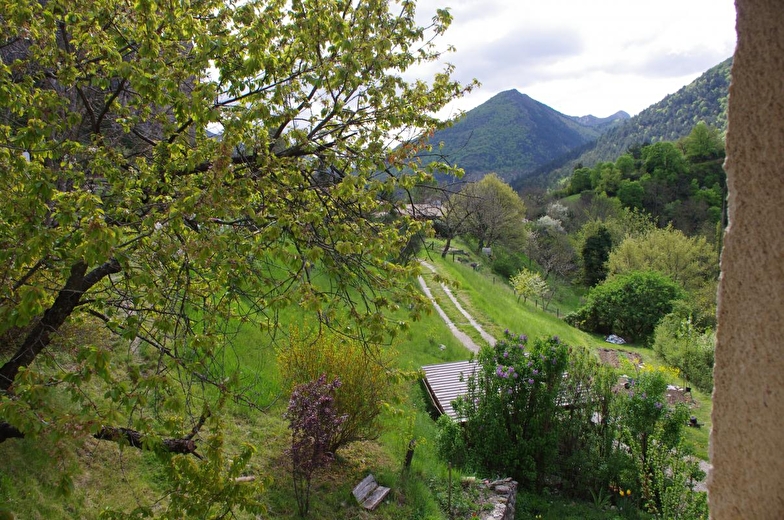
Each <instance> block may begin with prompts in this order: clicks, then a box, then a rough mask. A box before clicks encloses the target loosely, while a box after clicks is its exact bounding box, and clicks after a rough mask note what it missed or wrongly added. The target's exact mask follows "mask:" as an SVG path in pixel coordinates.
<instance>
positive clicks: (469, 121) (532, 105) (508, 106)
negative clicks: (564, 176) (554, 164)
mask: <svg viewBox="0 0 784 520" xmlns="http://www.w3.org/2000/svg"><path fill="white" fill-rule="evenodd" d="M599 134H600V131H599V130H597V129H594V128H591V127H589V126H587V125H583V124H580V123H579V122H577V121H574V120H573V119H572V118H569V117H568V116H565V115H563V114H561V113H560V112H558V111H556V110H554V109H552V108H550V107H548V106H547V105H545V104H543V103H541V102H539V101H536V100H535V99H533V98H531V97H530V96H528V95H527V94H522V93H521V92H519V91H517V90H516V89H511V90H506V91H503V92H499V93H498V94H496V95H495V96H493V97H492V98H490V99H489V100H488V101H486V102H485V103H483V104H481V105H479V106H478V107H476V108H474V109H472V110H469V111H468V112H466V114H465V116H464V117H463V118H462V119H460V120H459V121H457V122H456V123H455V124H454V125H453V126H452V127H450V128H445V129H443V130H441V131H439V132H437V133H436V135H435V136H434V137H433V139H432V140H431V142H433V143H438V142H443V143H444V146H443V148H442V149H441V151H440V153H441V154H442V155H443V156H444V157H445V158H446V160H447V161H449V162H450V163H452V164H456V165H458V166H459V167H461V168H463V170H464V171H465V173H466V176H465V179H467V180H476V179H480V178H482V177H483V176H484V175H485V174H488V173H491V172H494V173H497V174H498V175H499V177H501V178H503V179H504V180H506V181H509V180H511V179H512V178H514V177H516V176H518V175H521V174H526V173H529V172H531V171H533V170H535V169H536V168H538V167H540V166H542V165H543V164H546V163H548V162H550V161H552V160H553V159H555V158H556V157H559V156H560V155H562V154H564V153H566V152H569V151H570V150H573V149H575V148H578V147H581V146H584V145H585V144H586V143H589V142H592V141H594V140H595V139H596V138H597V137H598V135H599Z"/></svg>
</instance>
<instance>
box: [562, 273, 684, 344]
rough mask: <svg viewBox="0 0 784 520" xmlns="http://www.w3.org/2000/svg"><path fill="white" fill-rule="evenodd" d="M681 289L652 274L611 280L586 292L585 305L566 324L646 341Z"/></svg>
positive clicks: (633, 275)
mask: <svg viewBox="0 0 784 520" xmlns="http://www.w3.org/2000/svg"><path fill="white" fill-rule="evenodd" d="M681 295H682V290H681V289H680V287H678V285H676V284H675V283H674V282H672V281H671V280H670V279H668V278H667V277H666V276H664V275H662V274H659V273H657V272H655V271H635V272H631V273H629V274H625V275H619V276H615V277H612V278H610V279H608V280H606V281H604V282H603V283H601V284H600V285H597V286H596V287H594V288H593V289H592V290H591V292H590V293H588V297H587V303H586V304H585V306H583V307H582V308H580V309H579V310H578V311H577V312H576V313H572V314H570V315H569V316H567V321H569V322H570V323H571V324H572V325H575V326H577V327H579V328H581V329H583V330H588V331H591V332H598V333H601V334H610V333H613V334H618V335H620V336H623V337H625V338H627V339H631V340H646V339H648V338H649V337H650V335H651V334H652V333H653V330H654V328H655V327H656V324H657V323H659V321H660V320H661V319H662V318H663V317H664V316H665V315H666V314H668V313H669V312H670V311H671V310H672V305H673V302H674V301H675V300H677V299H678V298H680V297H681Z"/></svg>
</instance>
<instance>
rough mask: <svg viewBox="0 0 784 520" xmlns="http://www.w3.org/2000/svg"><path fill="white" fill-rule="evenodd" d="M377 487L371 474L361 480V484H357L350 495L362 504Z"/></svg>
mask: <svg viewBox="0 0 784 520" xmlns="http://www.w3.org/2000/svg"><path fill="white" fill-rule="evenodd" d="M377 487H378V483H377V482H376V478H375V477H374V476H373V474H372V473H371V474H370V475H368V476H367V477H365V478H363V479H362V482H360V483H359V484H357V485H356V486H355V487H354V490H353V491H352V492H351V493H352V494H353V495H354V498H356V499H357V502H359V503H360V504H362V503H363V502H364V501H365V500H366V499H367V498H368V496H369V495H370V494H372V493H373V491H375V489H376V488H377Z"/></svg>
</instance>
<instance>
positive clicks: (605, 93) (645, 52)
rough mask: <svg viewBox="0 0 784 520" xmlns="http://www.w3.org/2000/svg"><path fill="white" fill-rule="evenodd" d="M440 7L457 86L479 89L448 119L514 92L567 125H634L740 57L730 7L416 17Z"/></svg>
mask: <svg viewBox="0 0 784 520" xmlns="http://www.w3.org/2000/svg"><path fill="white" fill-rule="evenodd" d="M444 7H449V10H450V13H451V14H452V16H453V18H454V20H453V22H452V25H451V26H450V28H449V29H448V30H447V32H446V33H445V34H444V35H443V36H442V37H441V38H440V40H439V45H442V46H444V45H447V44H451V45H453V46H454V47H455V48H456V52H454V53H451V54H449V55H448V56H447V61H448V62H450V63H452V64H454V65H455V67H456V70H455V73H454V74H453V77H454V78H456V79H459V80H461V81H462V82H464V83H467V82H469V81H470V80H471V79H473V78H476V79H478V80H479V81H480V82H481V83H482V87H481V88H479V89H477V90H475V91H474V92H472V93H471V94H470V95H468V96H467V97H465V98H463V99H461V100H458V101H456V102H453V103H452V104H451V105H450V106H449V107H448V108H447V109H446V110H445V111H442V113H441V115H442V116H444V117H448V116H450V115H452V113H453V112H454V111H455V110H456V109H459V110H469V109H471V108H473V107H476V106H478V105H480V104H482V103H484V102H485V101H487V100H488V99H490V98H491V97H492V96H494V95H495V94H498V93H499V92H502V91H504V90H509V89H517V90H518V91H520V92H522V93H524V94H528V95H529V96H531V97H532V98H534V99H536V100H537V101H540V102H542V103H544V104H546V105H549V106H550V107H552V108H554V109H555V110H558V111H559V112H562V113H564V114H567V115H572V116H583V115H588V114H593V115H595V116H597V117H606V116H609V115H611V114H614V113H615V112H617V111H619V110H625V111H626V112H628V113H629V114H630V115H632V116H633V115H635V114H637V113H639V112H640V111H642V110H643V109H645V108H647V107H648V106H650V105H652V104H654V103H656V102H657V101H660V100H661V99H662V98H664V97H665V96H666V95H668V94H672V93H674V92H676V91H677V90H679V89H680V88H681V87H683V86H684V85H687V84H688V83H690V82H692V81H693V80H694V79H696V78H697V77H699V76H700V75H701V74H702V73H703V72H705V71H706V70H707V69H709V68H711V67H713V66H714V65H716V64H718V63H720V62H721V61H723V60H725V59H726V58H729V57H730V56H731V55H732V53H733V52H734V50H735V42H736V35H735V5H734V1H733V0H620V1H617V0H517V1H514V0H419V1H418V2H417V15H418V17H421V23H424V22H426V21H427V20H429V19H430V18H431V17H432V15H433V14H435V11H436V9H438V8H444ZM440 68H441V66H435V65H432V66H429V67H424V68H421V69H418V70H416V71H415V72H413V74H415V75H416V76H418V77H427V76H432V74H434V73H435V72H437V71H438V70H440Z"/></svg>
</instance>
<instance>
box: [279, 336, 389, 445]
mask: <svg viewBox="0 0 784 520" xmlns="http://www.w3.org/2000/svg"><path fill="white" fill-rule="evenodd" d="M392 357H393V356H392V354H391V353H389V352H385V351H383V350H382V349H381V348H379V347H377V346H373V345H363V344H362V343H360V342H359V341H356V340H353V339H350V338H346V337H338V336H337V335H336V334H334V333H330V332H326V331H325V332H322V333H320V334H319V335H317V336H315V337H306V336H303V335H302V334H301V333H300V331H299V329H297V328H295V327H292V328H291V330H290V334H289V345H288V347H287V348H284V349H283V350H281V351H280V353H279V354H278V361H279V365H280V367H281V373H283V374H285V381H284V387H285V388H286V389H287V390H291V389H292V388H293V387H294V386H296V385H298V384H302V383H305V382H308V381H313V380H315V379H317V378H318V377H319V376H320V375H321V374H326V377H327V378H328V379H330V380H332V379H335V378H338V379H340V382H341V385H340V388H338V389H336V391H335V408H336V409H337V411H338V412H339V413H340V414H342V415H346V420H345V421H344V422H343V423H342V424H341V425H340V427H339V429H338V432H337V433H336V434H335V435H334V437H333V439H332V442H333V444H332V446H330V451H333V452H335V451H337V450H338V449H340V448H341V447H343V446H345V445H347V444H349V443H351V442H354V441H358V440H368V439H375V438H377V437H378V435H379V433H380V426H379V424H378V417H379V415H380V414H381V411H382V410H383V408H384V403H386V402H389V401H390V400H391V399H392V398H394V397H395V390H396V386H397V384H396V382H397V380H398V377H397V376H398V375H399V373H398V372H397V371H395V370H394V369H392V367H391V365H392Z"/></svg>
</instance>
